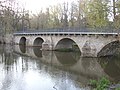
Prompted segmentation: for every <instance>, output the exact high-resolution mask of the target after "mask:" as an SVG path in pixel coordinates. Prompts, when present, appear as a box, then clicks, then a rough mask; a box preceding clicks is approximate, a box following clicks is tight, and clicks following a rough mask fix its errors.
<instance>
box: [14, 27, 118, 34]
mask: <svg viewBox="0 0 120 90" xmlns="http://www.w3.org/2000/svg"><path fill="white" fill-rule="evenodd" d="M119 33H120V30H112V29H108V30H104V29H98V30H95V29H88V28H82V29H48V30H22V31H17V32H15V33H14V35H81V34H82V35H118V34H119Z"/></svg>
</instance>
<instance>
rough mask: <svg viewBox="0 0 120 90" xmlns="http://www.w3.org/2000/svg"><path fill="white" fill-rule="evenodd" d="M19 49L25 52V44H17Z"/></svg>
mask: <svg viewBox="0 0 120 90" xmlns="http://www.w3.org/2000/svg"><path fill="white" fill-rule="evenodd" d="M19 48H20V51H21V52H22V53H26V46H25V45H19Z"/></svg>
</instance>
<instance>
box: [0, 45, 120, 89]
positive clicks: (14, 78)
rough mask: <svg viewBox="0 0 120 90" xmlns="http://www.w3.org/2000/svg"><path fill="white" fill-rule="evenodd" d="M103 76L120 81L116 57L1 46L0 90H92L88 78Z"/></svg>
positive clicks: (118, 62)
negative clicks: (83, 56) (84, 55)
mask: <svg viewBox="0 0 120 90" xmlns="http://www.w3.org/2000/svg"><path fill="white" fill-rule="evenodd" d="M103 76H105V77H107V78H109V79H110V80H111V81H113V82H116V83H117V82H119V81H120V59H119V58H117V57H103V58H87V57H86V58H82V57H81V56H80V53H79V52H57V51H41V50H40V49H39V48H38V47H23V46H19V45H15V46H10V45H0V90H91V89H90V87H88V83H89V81H90V79H96V80H97V79H100V78H101V77H103Z"/></svg>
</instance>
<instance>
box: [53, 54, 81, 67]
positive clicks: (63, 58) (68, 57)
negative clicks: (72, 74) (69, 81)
mask: <svg viewBox="0 0 120 90" xmlns="http://www.w3.org/2000/svg"><path fill="white" fill-rule="evenodd" d="M54 53H55V56H56V57H57V60H58V61H59V62H60V63H61V64H62V65H65V66H72V65H74V64H76V63H77V62H78V60H79V59H80V53H79V52H54Z"/></svg>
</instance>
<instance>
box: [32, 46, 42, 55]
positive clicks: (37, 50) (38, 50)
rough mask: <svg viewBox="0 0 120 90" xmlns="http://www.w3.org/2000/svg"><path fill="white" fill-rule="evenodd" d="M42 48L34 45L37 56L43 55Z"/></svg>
mask: <svg viewBox="0 0 120 90" xmlns="http://www.w3.org/2000/svg"><path fill="white" fill-rule="evenodd" d="M40 49H41V47H33V51H34V54H35V55H36V56H37V57H42V51H41V50H40Z"/></svg>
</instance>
